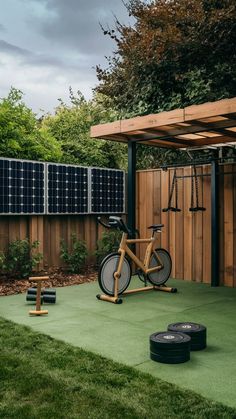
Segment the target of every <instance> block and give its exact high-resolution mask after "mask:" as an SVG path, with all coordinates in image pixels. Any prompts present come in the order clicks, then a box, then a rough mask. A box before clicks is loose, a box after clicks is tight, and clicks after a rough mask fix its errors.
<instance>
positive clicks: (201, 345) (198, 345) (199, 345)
mask: <svg viewBox="0 0 236 419" xmlns="http://www.w3.org/2000/svg"><path fill="white" fill-rule="evenodd" d="M206 346H207V345H206V340H204V341H202V342H199V343H193V344H192V343H191V345H190V350H191V351H200V350H201V349H205V348H206Z"/></svg>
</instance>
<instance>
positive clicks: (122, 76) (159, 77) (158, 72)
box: [95, 0, 236, 168]
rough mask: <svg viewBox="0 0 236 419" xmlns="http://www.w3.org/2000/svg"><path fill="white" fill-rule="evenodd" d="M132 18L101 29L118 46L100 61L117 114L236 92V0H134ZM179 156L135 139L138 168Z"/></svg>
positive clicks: (103, 88) (103, 85)
mask: <svg viewBox="0 0 236 419" xmlns="http://www.w3.org/2000/svg"><path fill="white" fill-rule="evenodd" d="M127 9H128V13H129V15H130V16H132V18H134V21H135V23H134V25H133V26H130V25H126V24H121V23H120V22H118V21H117V20H116V25H115V27H114V28H113V29H109V28H108V29H103V32H104V34H105V35H108V36H109V37H110V38H111V39H112V40H113V41H114V42H115V43H116V50H115V51H114V54H113V56H111V57H110V58H109V59H108V66H107V68H105V69H102V68H101V67H100V66H97V77H98V80H99V85H98V86H97V87H96V89H95V90H96V92H99V93H100V94H103V96H104V97H105V99H104V103H106V106H110V107H112V108H113V109H115V110H116V111H117V112H118V114H119V117H120V118H129V117H134V116H136V115H144V114H152V113H158V112H161V111H168V110H171V109H175V108H182V107H185V106H188V105H193V104H200V103H204V102H208V101H215V100H220V99H222V98H229V97H233V96H236V66H235V62H236V52H235V51H236V50H235V44H236V30H235V28H236V2H235V0H222V1H218V0H171V1H167V0H160V1H156V0H150V1H148V2H147V1H145V0H130V1H129V2H128V3H127ZM163 157H164V159H165V158H167V159H168V160H170V162H173V161H176V159H177V161H178V160H180V157H181V156H180V155H179V154H178V153H176V152H174V153H173V154H171V152H169V151H168V152H166V151H165V150H161V152H160V151H159V150H155V151H154V149H153V148H149V147H145V148H143V149H141V148H140V146H139V147H138V166H139V168H148V167H158V165H159V164H161V163H162V160H163Z"/></svg>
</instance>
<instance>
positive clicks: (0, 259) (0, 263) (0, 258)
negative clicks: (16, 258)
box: [0, 252, 6, 273]
mask: <svg viewBox="0 0 236 419" xmlns="http://www.w3.org/2000/svg"><path fill="white" fill-rule="evenodd" d="M5 259H6V257H5V255H4V253H3V252H0V273H1V272H3V271H4V268H5Z"/></svg>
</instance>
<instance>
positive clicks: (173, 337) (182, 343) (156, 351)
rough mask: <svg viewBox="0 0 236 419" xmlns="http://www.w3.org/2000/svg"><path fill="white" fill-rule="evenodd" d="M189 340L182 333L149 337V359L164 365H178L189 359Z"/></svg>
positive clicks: (159, 333)
mask: <svg viewBox="0 0 236 419" xmlns="http://www.w3.org/2000/svg"><path fill="white" fill-rule="evenodd" d="M190 341H191V338H190V337H189V336H187V335H185V334H184V333H176V332H157V333H153V334H152V335H151V336H150V357H151V359H152V360H153V361H157V362H163V363H165V364H180V363H182V362H186V361H189V359H190Z"/></svg>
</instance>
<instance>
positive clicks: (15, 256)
mask: <svg viewBox="0 0 236 419" xmlns="http://www.w3.org/2000/svg"><path fill="white" fill-rule="evenodd" d="M38 246H39V241H37V240H36V241H34V242H33V243H30V242H29V240H28V239H24V240H19V239H17V240H14V241H12V242H11V243H10V244H9V246H8V249H7V251H6V253H5V254H2V255H1V256H0V267H2V270H3V271H4V272H5V273H6V275H7V276H9V277H13V278H27V277H28V276H30V275H31V274H32V271H33V268H34V267H35V266H36V265H37V264H38V263H39V262H40V261H41V260H42V257H43V255H42V254H41V253H39V252H36V251H35V249H37V248H38Z"/></svg>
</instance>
